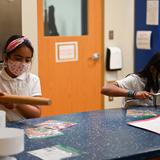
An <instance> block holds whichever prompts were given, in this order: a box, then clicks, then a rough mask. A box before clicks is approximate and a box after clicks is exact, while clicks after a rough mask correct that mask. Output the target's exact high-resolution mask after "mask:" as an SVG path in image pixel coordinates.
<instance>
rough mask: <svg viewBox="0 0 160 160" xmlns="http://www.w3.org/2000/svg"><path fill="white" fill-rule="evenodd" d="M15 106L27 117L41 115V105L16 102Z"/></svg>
mask: <svg viewBox="0 0 160 160" xmlns="http://www.w3.org/2000/svg"><path fill="white" fill-rule="evenodd" d="M15 107H16V109H17V110H18V111H19V112H20V113H21V114H22V115H23V116H24V117H25V118H38V117H40V116H41V109H40V107H39V106H33V105H28V104H16V105H15Z"/></svg>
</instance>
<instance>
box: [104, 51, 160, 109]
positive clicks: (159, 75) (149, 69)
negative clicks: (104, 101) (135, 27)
mask: <svg viewBox="0 0 160 160" xmlns="http://www.w3.org/2000/svg"><path fill="white" fill-rule="evenodd" d="M159 89H160V52H157V53H156V54H155V55H153V57H152V58H151V59H150V61H149V62H148V64H147V65H146V66H145V67H144V69H143V70H142V71H141V72H139V73H137V74H130V75H128V76H126V77H125V78H124V79H121V80H117V81H115V82H114V83H112V84H106V85H105V86H104V87H103V88H102V90H101V93H102V94H104V95H107V96H113V97H124V99H123V104H122V105H123V106H122V107H128V106H136V105H144V106H151V105H153V94H154V93H157V92H158V91H159Z"/></svg>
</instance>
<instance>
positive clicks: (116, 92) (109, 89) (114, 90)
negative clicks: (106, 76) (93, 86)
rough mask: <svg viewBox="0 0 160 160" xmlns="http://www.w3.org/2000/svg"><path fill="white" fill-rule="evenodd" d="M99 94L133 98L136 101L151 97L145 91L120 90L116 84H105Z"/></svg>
mask: <svg viewBox="0 0 160 160" xmlns="http://www.w3.org/2000/svg"><path fill="white" fill-rule="evenodd" d="M101 93H102V94H104V95H107V96H112V97H133V98H137V99H146V98H149V97H151V95H153V94H152V93H150V92H147V91H134V90H128V89H125V88H121V87H119V86H118V84H117V82H114V83H111V84H106V85H105V86H104V87H103V88H102V90H101Z"/></svg>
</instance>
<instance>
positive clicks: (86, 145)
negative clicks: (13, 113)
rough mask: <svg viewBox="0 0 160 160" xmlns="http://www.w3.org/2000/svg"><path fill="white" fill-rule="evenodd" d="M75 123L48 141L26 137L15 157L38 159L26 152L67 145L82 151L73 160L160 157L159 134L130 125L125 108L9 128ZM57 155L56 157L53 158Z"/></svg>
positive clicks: (64, 116)
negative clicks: (22, 150)
mask: <svg viewBox="0 0 160 160" xmlns="http://www.w3.org/2000/svg"><path fill="white" fill-rule="evenodd" d="M50 119H53V120H60V121H70V122H76V123H77V124H76V125H75V126H72V127H70V128H67V129H64V130H63V133H64V135H63V136H57V137H52V138H47V139H29V138H27V137H25V151H24V152H22V153H20V154H18V155H17V156H16V157H17V158H18V159H19V160H32V159H35V160H38V159H39V158H37V157H34V156H32V155H30V154H28V153H27V151H32V150H35V149H41V148H45V147H50V146H54V145H57V144H61V145H67V146H70V147H73V148H75V149H78V150H80V151H82V152H83V153H82V154H81V155H80V156H78V157H72V158H69V159H73V160H113V159H124V160H125V159H127V160H129V159H133V160H136V159H137V160H141V159H146V157H155V156H160V135H158V134H156V133H152V132H149V131H146V130H143V129H140V128H135V127H132V126H129V125H127V123H126V121H128V118H127V117H126V111H125V110H124V109H107V110H99V111H93V112H83V113H77V114H67V115H59V116H52V117H47V118H38V119H30V120H25V121H24V122H21V123H10V124H7V126H8V127H15V128H26V127H29V126H30V125H33V124H36V123H39V122H43V121H45V120H50ZM53 156H54V155H53Z"/></svg>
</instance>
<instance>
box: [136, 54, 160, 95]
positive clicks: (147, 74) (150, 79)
mask: <svg viewBox="0 0 160 160" xmlns="http://www.w3.org/2000/svg"><path fill="white" fill-rule="evenodd" d="M151 66H153V67H155V69H156V70H157V73H156V76H155V77H154V76H153V73H152V72H151V70H150V68H151ZM159 73H160V52H157V53H156V54H154V55H153V57H152V58H151V59H150V61H149V62H148V64H147V65H146V66H145V67H144V69H143V70H142V71H140V72H139V73H138V74H137V75H138V76H140V77H141V78H144V79H146V80H147V82H146V85H145V90H146V91H148V92H150V91H151V90H153V92H158V90H159V89H160V86H159V80H158V79H159V78H158V75H159Z"/></svg>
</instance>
